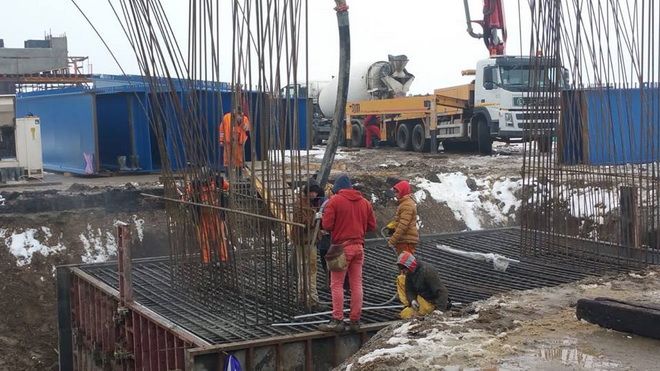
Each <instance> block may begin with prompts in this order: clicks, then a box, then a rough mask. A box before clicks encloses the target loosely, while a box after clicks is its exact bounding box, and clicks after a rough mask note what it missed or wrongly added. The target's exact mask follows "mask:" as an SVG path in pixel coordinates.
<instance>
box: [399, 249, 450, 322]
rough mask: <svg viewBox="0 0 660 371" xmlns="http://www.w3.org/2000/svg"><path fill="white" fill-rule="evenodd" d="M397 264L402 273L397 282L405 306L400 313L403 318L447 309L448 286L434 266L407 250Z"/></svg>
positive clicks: (400, 297)
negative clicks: (418, 258)
mask: <svg viewBox="0 0 660 371" xmlns="http://www.w3.org/2000/svg"><path fill="white" fill-rule="evenodd" d="M397 265H398V266H399V269H400V270H401V273H402V274H401V275H399V276H398V277H397V282H396V286H397V292H398V294H399V300H400V301H401V304H403V306H404V308H403V310H401V313H400V314H399V315H400V316H401V318H402V319H408V318H412V317H416V316H425V315H427V314H429V313H432V312H433V311H434V310H436V309H438V310H441V311H444V310H446V309H447V307H448V302H449V297H448V292H447V288H446V287H445V285H443V284H442V282H441V281H440V276H439V275H438V271H436V270H435V268H434V267H433V266H431V265H428V264H425V263H422V262H419V261H417V259H415V256H414V255H413V254H411V253H409V252H407V251H405V252H403V253H401V254H400V255H399V258H398V259H397Z"/></svg>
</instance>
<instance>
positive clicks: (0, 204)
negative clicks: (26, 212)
mask: <svg viewBox="0 0 660 371" xmlns="http://www.w3.org/2000/svg"><path fill="white" fill-rule="evenodd" d="M5 201H6V199H5V198H4V197H2V195H0V206H5Z"/></svg>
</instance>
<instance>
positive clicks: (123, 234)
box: [115, 222, 133, 307]
mask: <svg viewBox="0 0 660 371" xmlns="http://www.w3.org/2000/svg"><path fill="white" fill-rule="evenodd" d="M115 225H116V227H117V267H118V270H119V304H120V306H122V307H126V304H127V303H132V302H133V280H132V278H131V271H132V263H131V244H130V238H131V234H130V231H129V230H128V224H126V223H124V222H117V223H116V224H115Z"/></svg>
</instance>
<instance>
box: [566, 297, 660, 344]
mask: <svg viewBox="0 0 660 371" xmlns="http://www.w3.org/2000/svg"><path fill="white" fill-rule="evenodd" d="M576 316H577V318H578V319H579V320H581V319H584V320H585V321H588V322H590V323H593V324H596V325H599V326H601V327H604V328H608V329H612V330H616V331H621V332H628V333H632V334H636V335H640V336H644V337H649V338H653V339H660V307H657V306H653V305H648V304H639V303H632V302H624V301H619V300H615V299H609V298H596V299H594V300H590V299H580V300H578V302H577V308H576Z"/></svg>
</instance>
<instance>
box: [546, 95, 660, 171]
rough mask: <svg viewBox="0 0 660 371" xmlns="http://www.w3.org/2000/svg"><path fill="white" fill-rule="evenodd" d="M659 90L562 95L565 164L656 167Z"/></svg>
mask: <svg viewBox="0 0 660 371" xmlns="http://www.w3.org/2000/svg"><path fill="white" fill-rule="evenodd" d="M659 105H660V90H659V89H658V88H657V87H652V88H648V87H645V88H642V89H640V88H636V89H614V88H602V89H585V90H571V91H565V92H563V93H562V115H561V125H560V130H559V135H558V137H559V148H560V160H561V162H562V163H564V164H568V165H575V164H587V165H623V164H641V163H650V162H656V161H660V112H659V110H660V107H659Z"/></svg>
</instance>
